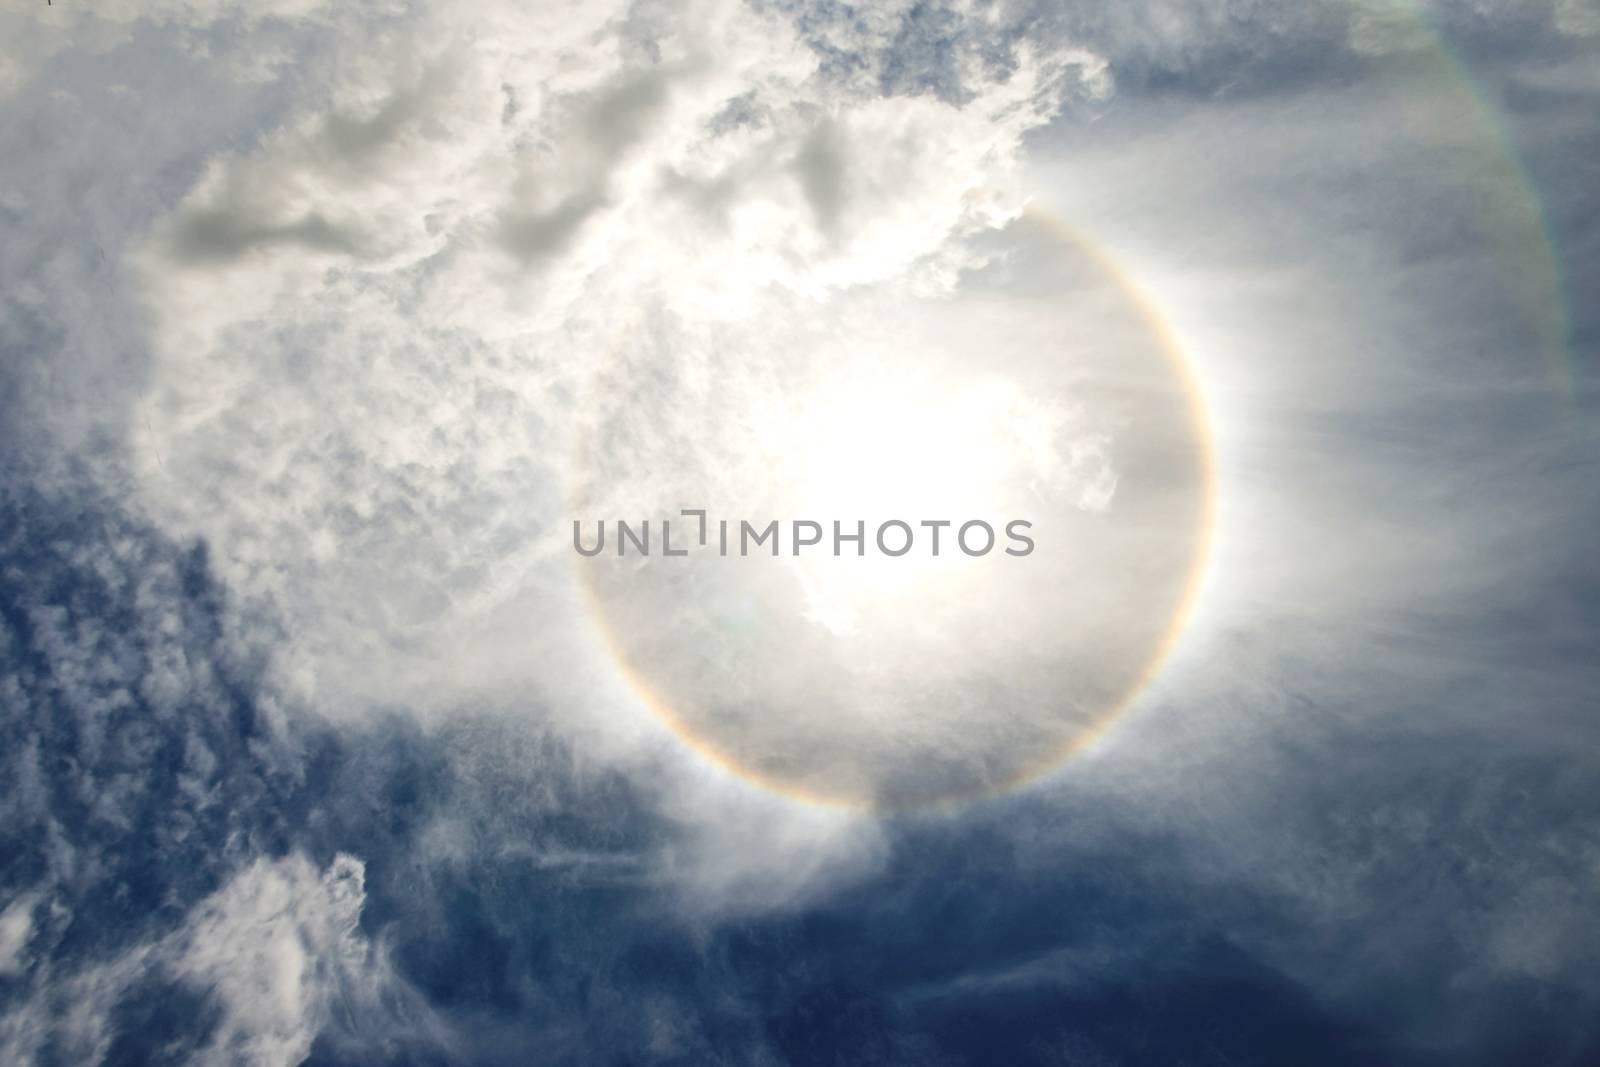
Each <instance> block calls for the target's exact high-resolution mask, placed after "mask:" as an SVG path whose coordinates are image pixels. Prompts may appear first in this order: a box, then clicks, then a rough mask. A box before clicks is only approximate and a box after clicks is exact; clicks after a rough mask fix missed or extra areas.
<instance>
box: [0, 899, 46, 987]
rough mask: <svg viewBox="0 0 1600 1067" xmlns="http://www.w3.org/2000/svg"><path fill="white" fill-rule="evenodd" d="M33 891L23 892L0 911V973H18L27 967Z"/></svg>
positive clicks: (31, 931)
mask: <svg viewBox="0 0 1600 1067" xmlns="http://www.w3.org/2000/svg"><path fill="white" fill-rule="evenodd" d="M38 903H39V897H38V895H37V894H35V893H24V894H22V895H21V896H19V897H17V899H15V900H13V901H12V902H11V903H10V904H8V905H6V908H5V910H4V911H0V975H14V974H20V973H22V972H23V971H24V970H26V969H27V967H28V962H29V956H28V941H29V939H30V938H31V937H32V936H33V909H34V907H35V906H36V905H37V904H38Z"/></svg>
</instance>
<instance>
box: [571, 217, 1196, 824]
mask: <svg viewBox="0 0 1600 1067" xmlns="http://www.w3.org/2000/svg"><path fill="white" fill-rule="evenodd" d="M1008 237H1009V238H1010V239H1011V241H1012V242H1013V244H1012V247H1011V248H1010V249H1009V252H1010V255H1009V257H1007V258H1002V259H1001V260H1000V262H1002V263H1006V264H1013V265H1015V269H1016V270H1017V271H1018V272H1019V273H1020V272H1024V271H1025V272H1026V276H1027V277H1029V278H1033V279H1042V280H1043V281H1042V282H1041V283H1040V284H1039V285H1037V286H1036V289H1035V291H1032V292H1030V291H1027V290H1026V289H1025V288H1024V290H1023V291H1021V292H1018V291H1017V290H1018V286H1017V285H1016V284H1015V278H1013V277H1007V276H999V277H988V276H984V275H979V276H977V277H974V278H971V279H968V280H967V282H966V283H965V285H964V287H963V289H962V291H961V292H959V293H958V294H955V295H954V296H949V297H941V298H928V299H923V300H913V301H908V300H907V299H906V298H905V294H903V293H899V292H892V293H891V292H885V293H881V294H874V293H863V294H855V295H853V296H852V297H851V298H850V299H849V300H848V301H846V302H844V306H842V307H838V308H835V309H833V313H832V314H831V316H830V317H829V318H827V319H826V320H820V321H819V319H818V317H817V316H816V315H815V309H814V308H813V307H801V308H798V309H797V310H796V313H795V317H794V318H793V319H791V320H782V321H780V320H776V319H775V318H773V317H768V318H766V319H765V320H763V321H762V322H761V323H760V324H759V329H752V330H748V331H746V332H743V333H734V334H732V335H731V336H721V337H716V338H712V339H706V338H693V339H688V340H687V341H686V342H685V343H684V345H683V348H684V350H685V351H686V352H688V353H689V354H690V356H692V357H693V359H692V361H691V360H690V356H685V360H686V362H689V365H688V366H687V367H685V368H684V369H682V370H681V371H680V372H678V373H675V374H673V375H671V376H667V377H663V378H658V379H657V380H656V381H655V382H654V383H652V384H653V385H656V386H657V387H658V389H657V391H656V392H653V393H649V394H645V393H642V392H641V391H640V390H638V389H633V390H631V391H628V392H625V393H619V394H618V396H617V397H616V399H615V401H614V402H615V403H616V404H617V405H618V406H617V409H616V413H615V414H609V413H607V412H606V411H602V412H601V414H600V415H599V416H598V417H597V418H595V419H594V420H593V421H594V425H596V426H598V427H601V428H603V429H604V432H602V433H599V434H597V436H596V444H595V446H594V447H593V448H591V449H590V450H589V451H588V452H586V453H583V454H580V456H579V457H578V458H577V460H576V461H575V466H576V468H577V476H576V477H575V479H574V487H575V488H574V492H573V494H572V502H573V506H574V509H575V513H578V514H588V515H597V514H612V513H616V514H629V515H651V514H654V515H675V514H678V513H679V511H680V509H684V508H694V509H703V510H704V511H705V512H706V514H707V516H708V519H709V521H710V523H711V524H713V526H715V525H716V524H719V523H726V524H731V528H733V529H735V530H736V531H737V530H738V529H740V528H741V526H742V525H743V524H745V523H749V524H751V525H752V526H754V527H761V528H765V527H766V526H767V525H768V524H771V525H772V528H773V530H774V531H775V540H772V541H764V542H761V543H760V546H759V548H758V549H757V550H756V551H749V546H748V545H745V544H740V545H739V546H738V547H737V548H735V549H734V550H732V551H714V550H707V551H699V552H691V553H689V554H687V555H686V556H684V557H681V558H676V557H675V558H665V557H662V556H660V555H656V556H649V557H640V556H638V555H634V556H628V555H626V554H617V553H610V552H608V553H603V554H600V555H596V556H593V557H585V558H583V559H580V560H577V561H576V566H577V568H578V570H577V574H578V577H579V581H580V584H581V587H582V589H583V590H584V593H585V596H586V597H587V602H588V604H589V606H590V609H591V617H592V618H593V619H594V620H595V622H596V626H597V634H598V635H599V637H600V638H601V641H602V647H603V649H604V653H605V655H606V656H607V657H608V658H609V659H610V660H612V661H613V662H614V663H615V664H616V665H617V666H618V668H619V669H620V670H621V671H622V672H623V675H624V676H625V677H626V678H627V680H628V681H629V682H630V683H631V684H632V686H633V688H634V689H635V691H636V692H637V693H638V694H639V695H640V697H641V701H642V703H643V704H644V706H645V707H647V708H649V709H650V710H651V711H652V712H654V713H655V714H657V715H658V716H660V717H661V718H662V719H663V720H664V721H665V722H667V723H668V725H670V726H671V727H672V728H673V729H674V730H675V731H676V732H677V733H678V734H679V735H680V736H682V737H684V738H685V739H686V740H688V741H689V742H690V743H691V744H692V745H694V746H695V747H696V748H697V749H698V750H700V751H702V752H705V753H707V754H709V755H711V756H712V757H713V758H715V759H716V760H717V761H718V762H720V763H722V764H723V765H724V766H726V767H729V768H730V769H733V770H735V771H736V772H738V773H740V774H742V775H745V776H747V777H750V778H752V779H755V780H757V781H760V782H762V783H763V784H766V785H769V786H771V787H773V788H775V789H778V790H781V791H784V792H786V793H790V794H792V795H796V796H801V797H805V798H806V799H810V800H817V801H825V802H829V803H836V804H845V805H864V806H870V807H888V808H900V807H919V806H923V805H926V804H936V803H947V802H950V801H952V800H954V799H958V798H961V797H968V796H973V795H979V794H984V793H988V792H992V791H994V790H995V789H998V788H1004V787H1005V786H1006V785H1007V784H1010V783H1014V782H1016V781H1020V780H1023V779H1025V778H1026V777H1028V776H1029V775H1032V774H1036V773H1038V772H1039V771H1040V770H1042V769H1045V768H1047V767H1049V766H1052V765H1054V764H1055V763H1056V762H1057V761H1059V759H1060V758H1061V757H1062V754H1063V753H1065V752H1068V751H1071V750H1072V749H1073V748H1074V747H1075V746H1076V745H1078V744H1081V743H1082V742H1083V741H1084V740H1086V739H1087V738H1089V737H1092V736H1093V735H1094V734H1095V733H1096V732H1097V731H1098V730H1099V729H1101V728H1102V726H1103V725H1104V724H1105V723H1106V722H1107V721H1109V720H1110V718H1112V717H1114V716H1115V715H1116V713H1117V712H1118V711H1119V710H1120V709H1121V708H1123V707H1125V706H1126V705H1127V703H1128V701H1129V700H1130V699H1132V697H1133V695H1134V694H1136V693H1137V692H1138V691H1139V690H1140V688H1141V687H1142V686H1143V685H1144V683H1145V682H1146V681H1147V680H1148V679H1149V677H1150V676H1151V674H1152V672H1153V670H1154V669H1155V668H1156V666H1157V665H1159V663H1160V661H1161V659H1162V658H1163V656H1164V655H1165V653H1166V651H1167V649H1169V648H1170V646H1171V642H1172V639H1173V635H1174V633H1175V632H1177V630H1178V628H1179V627H1181V623H1182V619H1183V617H1184V615H1185V613H1186V611H1187V606H1188V605H1189V603H1190V602H1191V601H1192V591H1193V589H1194V588H1195V587H1196V575H1197V574H1198V573H1200V570H1201V565H1202V563H1203V560H1204V557H1205V551H1206V544H1207V540H1208V537H1209V521H1210V520H1209V515H1210V492H1211V489H1210V486H1211V478H1210V471H1209V463H1210V458H1209V439H1208V437H1207V435H1206V431H1205V420H1204V418H1203V416H1202V415H1201V414H1200V413H1199V410H1198V406H1197V403H1196V398H1195V397H1194V395H1193V393H1192V388H1191V381H1190V379H1189V378H1188V377H1187V375H1186V374H1184V373H1181V368H1179V367H1178V365H1177V364H1176V361H1175V354H1174V353H1173V351H1172V350H1171V338H1170V334H1169V333H1168V331H1166V330H1165V329H1164V327H1163V326H1162V325H1161V324H1160V323H1158V322H1152V321H1151V319H1150V316H1149V314H1148V311H1147V309H1146V307H1145V306H1144V305H1143V304H1142V303H1141V302H1140V301H1138V300H1137V299H1134V298H1133V296H1131V295H1130V294H1129V293H1128V291H1127V290H1126V287H1125V286H1124V285H1123V283H1122V282H1121V280H1120V279H1119V278H1117V277H1116V276H1115V275H1109V276H1108V274H1107V273H1106V272H1105V271H1104V270H1103V268H1102V265H1101V262H1100V261H1099V260H1098V259H1096V258H1095V257H1090V256H1085V255H1083V254H1081V253H1080V252H1078V251H1077V250H1076V249H1074V248H1073V247H1072V246H1070V245H1064V244H1063V243H1062V242H1060V241H1059V240H1057V239H1056V238H1055V236H1054V235H1053V234H1050V233H1048V232H1041V231H1040V230H1039V229H1038V228H1037V227H1031V226H1029V225H1027V224H1023V225H1019V226H1018V227H1016V228H1014V230H1013V231H1012V232H1010V233H1009V234H1008ZM1044 283H1048V284H1044ZM625 378H626V375H619V380H623V379H625ZM605 402H606V401H605V400H604V399H602V401H601V403H602V406H603V404H604V403H605ZM1013 524H1020V525H1016V526H1014V525H1013ZM1015 532H1022V533H1024V534H1025V536H1026V538H1027V547H1028V550H1027V551H1025V552H1023V551H1012V552H1007V551H1005V550H1004V548H1005V547H1007V546H1009V545H1010V544H1012V542H1007V541H1006V540H1005V538H1006V536H1007V534H1010V533H1015ZM1017 543H1020V542H1017ZM936 546H937V548H936Z"/></svg>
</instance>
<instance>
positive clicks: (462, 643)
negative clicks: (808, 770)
mask: <svg viewBox="0 0 1600 1067" xmlns="http://www.w3.org/2000/svg"><path fill="white" fill-rule="evenodd" d="M840 32H842V31H840ZM984 32H985V23H984V21H983V20H982V19H980V18H977V17H974V18H973V19H972V20H970V22H969V23H968V24H964V25H963V26H962V27H961V32H960V33H959V34H958V35H957V36H956V37H955V39H954V47H955V48H956V50H957V52H958V53H960V54H962V55H963V56H966V57H967V58H966V59H964V60H963V61H962V62H961V64H960V65H959V66H960V70H961V75H962V78H963V86H962V87H963V90H964V91H963V94H962V95H961V98H960V99H959V100H956V101H951V100H946V99H943V98H940V97H936V96H933V95H930V94H918V95H899V96H889V97H885V96H881V95H880V94H879V91H878V82H877V80H876V79H875V78H874V77H872V76H871V71H873V70H880V71H881V70H882V69H883V68H884V67H885V66H886V65H887V64H888V63H889V62H890V60H889V57H888V56H887V55H886V54H884V51H883V50H884V47H885V46H884V42H883V40H881V39H880V38H881V36H882V33H881V30H880V31H874V32H871V33H868V32H863V33H862V34H861V35H859V36H847V37H843V38H839V39H836V40H833V41H832V43H833V45H834V46H835V47H840V48H844V47H849V48H850V49H853V50H854V51H853V52H852V54H853V55H856V56H857V57H858V58H859V61H860V62H859V63H858V64H857V65H856V66H855V67H854V68H852V71H851V73H849V74H848V75H847V76H836V75H834V74H832V73H830V72H829V71H828V70H826V69H824V68H823V67H822V66H820V65H819V61H818V58H817V54H816V53H815V52H814V51H813V50H812V49H810V48H809V47H807V46H806V45H804V44H803V43H801V42H800V41H799V40H797V38H796V36H795V33H794V31H793V29H792V27H791V26H790V25H789V24H788V23H787V22H786V21H785V20H783V19H782V18H780V17H777V16H770V15H759V14H756V13H754V12H752V11H751V10H750V9H748V8H745V7H743V6H740V5H732V4H722V3H711V4H688V5H681V6H680V5H670V6H668V7H664V8H662V9H660V10H659V11H658V10H656V9H635V10H634V11H633V12H632V13H631V14H628V15H626V16H624V15H622V14H621V13H619V12H615V11H611V10H608V9H605V8H603V7H601V6H598V5H581V6H571V7H557V8H547V7H541V8H537V9H528V8H526V7H525V6H524V5H492V4H491V5H488V6H483V5H475V6H474V7H473V8H471V9H470V10H467V9H454V8H444V9H441V10H437V11H428V12H424V13H422V14H421V15H419V17H418V20H417V22H416V24H415V25H414V26H412V27H410V29H409V30H408V32H406V33H396V34H393V35H390V36H387V37H385V38H383V39H380V40H377V41H373V40H369V39H368V38H367V37H366V36H364V35H359V34H350V35H348V36H345V37H341V38H339V40H338V47H339V49H340V54H341V55H343V56H344V57H345V62H344V63H343V64H341V66H340V68H339V69H340V71H341V73H340V75H339V77H338V79H337V80H335V81H333V82H331V83H329V84H327V85H315V86H311V87H309V88H308V91H307V94H306V97H305V99H304V101H303V108H302V114H301V116H300V117H298V118H295V119H293V120H291V121H289V122H287V123H286V124H285V125H284V126H283V127H282V128H281V129H279V130H277V131H276V132H275V133H273V134H271V135H270V136H268V137H267V138H266V139H265V141H264V143H263V144H262V146H261V147H260V148H259V149H257V150H255V151H252V152H248V153H245V154H240V155H233V156H226V157H222V158H219V159H216V160H214V161H213V162H212V165H211V166H210V168H209V169H208V171H207V173H206V175H205V176H204V178H203V179H202V180H201V181H200V183H199V184H198V185H197V187H196V188H195V189H194V191H193V192H192V193H191V195H190V196H189V197H188V198H186V200H185V201H184V203H183V204H182V205H181V207H180V208H179V209H178V210H177V211H176V212H175V213H174V214H173V215H172V216H171V217H170V218H169V219H167V220H166V221H165V222H164V223H163V224H162V225H161V226H159V227H158V228H157V230H156V232H155V234H154V236H153V238H152V240H151V241H150V242H149V244H148V245H147V246H146V248H145V249H144V251H143V253H142V254H141V255H140V256H139V259H138V263H139V270H140V277H141V279H142V283H143V287H144V293H145V297H146V302H147V304H148V307H149V309H150V314H151V318H152V322H153V324H154V334H153V343H154V346H155V358H156V362H155V366H154V368H153V374H152V381H151V389H150V391H149V393H148V395H147V397H146V398H145V400H144V401H143V403H142V404H141V405H140V408H139V411H138V414H137V417H135V418H134V419H132V420H130V421H131V425H132V428H133V437H134V444H135V449H136V457H135V458H136V463H137V466H138V468H139V472H140V479H141V484H142V494H143V498H144V500H145V502H146V504H147V505H148V506H149V508H150V509H151V511H152V512H153V513H154V514H155V515H156V516H157V517H158V518H159V519H160V520H161V521H162V522H163V523H164V524H165V525H167V526H168V528H170V529H172V530H173V531H176V532H181V533H182V534H183V535H184V536H190V535H200V536H203V537H205V538H206V539H207V540H208V542H209V543H210V544H211V545H212V546H213V548H214V550H215V553H216V555H215V560H216V563H217V565H218V569H219V571H220V573H221V576H222V578H223V579H224V580H225V581H226V582H227V583H228V585H229V586H230V588H231V589H233V590H236V591H237V592H238V593H239V594H240V595H241V596H242V597H243V598H244V600H245V601H246V603H247V604H249V605H250V607H249V610H251V611H258V610H261V611H265V612H266V613H267V614H268V615H270V616H272V617H274V618H276V619H277V620H279V622H280V623H281V625H282V627H283V629H284V632H285V633H286V634H287V636H288V640H289V646H290V647H289V648H288V649H287V650H286V654H285V655H284V656H283V657H282V662H283V664H284V667H283V671H282V676H283V677H284V678H286V679H288V680H290V682H291V684H292V685H295V686H297V687H299V689H300V691H301V692H303V693H305V694H308V695H311V696H314V697H315V698H317V699H318V701H319V702H320V703H322V704H323V705H324V706H357V707H359V706H362V705H365V704H369V703H373V702H385V701H395V702H400V701H402V700H403V701H405V702H406V703H410V704H423V705H426V704H429V703H451V702H456V701H460V700H462V699H466V698H468V697H478V698H484V697H487V698H488V699H491V700H498V699H502V698H504V697H505V695H506V694H508V693H522V694H525V695H526V694H529V693H530V692H531V691H530V690H529V689H528V686H529V685H530V681H531V679H533V678H534V677H536V676H537V675H538V674H539V673H540V672H539V670H538V667H539V664H540V663H541V662H560V663H567V662H570V660H571V659H572V657H573V651H572V647H571V641H572V640H573V638H571V637H567V636H562V635H561V634H559V633H557V632H556V630H557V629H565V630H568V631H570V630H571V625H570V623H568V624H564V625H563V626H561V627H559V628H557V627H552V628H550V630H549V631H547V632H546V633H543V634H540V635H538V636H537V637H534V636H531V635H530V625H531V620H532V618H533V617H534V616H536V615H544V616H549V615H551V614H560V613H561V612H562V611H564V610H570V609H569V608H567V607H566V606H565V605H564V603H563V598H564V597H568V596H570V595H571V594H570V592H569V591H566V590H565V587H564V584H563V583H564V577H563V574H562V573H561V570H560V568H559V567H557V566H556V563H557V562H562V563H564V559H563V558H560V557H557V559H555V560H552V558H551V557H552V553H553V552H554V551H555V550H556V549H557V547H558V545H559V543H560V542H559V537H558V536H557V535H559V533H560V530H561V524H560V523H559V522H557V521H555V520H556V518H557V517H558V516H559V515H560V508H561V500H560V493H561V491H562V488H561V481H562V477H563V474H564V464H565V462H566V460H567V458H568V450H569V447H570V443H571V440H570V437H569V432H570V430H571V429H572V426H573V420H572V418H571V417H570V416H571V408H572V405H573V403H574V400H575V398H579V397H581V396H583V395H584V394H585V391H587V390H593V389H595V388H613V387H614V386H615V383H611V382H608V381H606V380H605V378H604V374H605V368H604V365H605V363H606V362H607V356H608V353H614V352H619V351H626V350H630V349H632V350H637V349H638V348H640V346H647V345H650V344H654V343H656V340H657V335H656V325H655V324H656V323H657V322H660V321H663V320H665V321H671V322H675V323H677V324H679V327H680V328H681V329H682V330H683V331H684V333H685V335H686V338H687V340H686V344H687V346H688V347H687V348H685V349H684V350H683V354H684V356H685V358H687V359H688V361H689V362H688V363H686V364H685V366H686V368H688V367H692V364H693V358H692V357H693V351H694V348H695V346H699V345H704V344H707V343H714V338H715V336H716V331H717V330H718V329H720V328H722V327H723V326H724V325H731V326H732V327H733V328H738V329H742V330H745V331H747V332H751V333H754V332H757V331H760V330H761V329H762V328H763V326H762V323H761V320H760V318H759V316H763V315H767V314H769V313H771V314H772V315H773V318H772V319H771V322H777V321H780V320H779V317H778V316H780V315H781V316H784V317H787V318H788V319H790V320H792V321H799V318H800V316H802V315H804V314H805V312H806V308H807V307H808V306H810V305H811V303H812V302H815V301H817V300H819V299H823V298H825V297H827V295H828V294H830V293H833V292H836V291H839V290H842V289H846V288H850V287H857V286H862V285H867V284H886V283H894V284H906V285H910V286H912V287H914V288H917V289H919V290H921V291H924V292H937V291H942V290H944V289H946V288H948V286H949V285H950V284H951V282H952V280H953V278H954V276H955V272H956V271H958V270H959V269H960V268H961V267H963V266H964V265H970V264H971V263H973V262H975V260H974V259H973V256H972V253H971V252H969V251H967V250H966V249H965V247H964V245H963V243H962V241H961V240H960V239H961V238H963V237H964V236H966V235H969V234H971V233H973V232H976V231H979V230H982V229H985V228H988V227H991V226H993V225H995V224H997V223H999V222H1001V221H1003V220H1005V219H1007V218H1009V217H1011V216H1012V215H1013V214H1014V213H1015V211H1016V209H1017V206H1018V204H1019V203H1020V199H1019V192H1020V190H1019V189H1018V188H1017V186H1016V184H1015V182H1014V181H1013V178H1014V173H1015V170H1016V167H1017V165H1018V162H1019V159H1020V153H1021V148H1022V137H1023V135H1024V134H1025V133H1026V132H1027V131H1028V130H1030V129H1033V128H1036V127H1037V126H1039V125H1040V124H1042V123H1043V122H1045V121H1046V120H1047V119H1048V118H1049V117H1050V116H1051V114H1053V112H1054V110H1055V108H1056V106H1057V102H1058V100H1059V98H1060V96H1061V95H1062V94H1063V93H1069V94H1070V93H1077V94H1085V95H1089V96H1095V95H1103V94H1104V93H1105V92H1106V91H1108V89H1107V75H1106V71H1105V69H1104V65H1103V64H1102V63H1100V62H1099V61H1098V60H1096V59H1095V57H1093V56H1091V55H1088V54H1086V53H1082V52H1077V51H1071V50H1067V51H1058V52H1038V51H1034V50H1030V49H1028V48H1026V47H1023V48H1019V49H1018V50H1017V51H1016V52H1015V54H1014V56H1013V63H1012V64H1011V69H1009V70H999V69H991V67H990V66H987V65H985V64H984V63H981V62H979V61H978V59H977V54H978V51H979V48H978V45H979V43H982V44H984V45H985V46H991V45H992V44H993V42H990V41H987V40H984V41H981V42H980V41H979V40H978V37H979V35H981V34H982V33H984ZM835 36H836V37H837V34H835ZM969 38H970V39H969ZM689 373H692V370H691V371H689ZM545 673H550V672H545Z"/></svg>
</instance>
